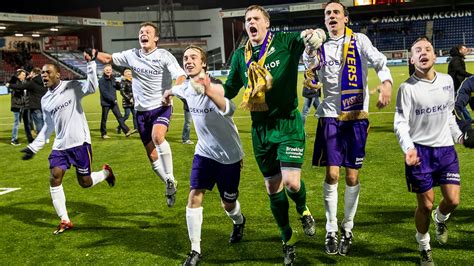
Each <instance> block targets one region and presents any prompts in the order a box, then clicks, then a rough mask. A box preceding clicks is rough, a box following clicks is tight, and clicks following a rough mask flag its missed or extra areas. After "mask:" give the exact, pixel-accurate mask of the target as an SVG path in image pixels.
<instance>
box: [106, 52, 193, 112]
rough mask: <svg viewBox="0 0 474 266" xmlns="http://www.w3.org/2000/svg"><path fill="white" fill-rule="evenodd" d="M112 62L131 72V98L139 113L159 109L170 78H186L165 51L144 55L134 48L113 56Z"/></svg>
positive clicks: (176, 63) (170, 83)
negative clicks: (127, 68)
mask: <svg viewBox="0 0 474 266" xmlns="http://www.w3.org/2000/svg"><path fill="white" fill-rule="evenodd" d="M112 59H113V62H114V64H116V65H118V66H123V67H129V68H131V69H132V77H133V81H132V91H133V99H134V101H135V109H136V110H138V111H149V110H153V109H156V108H158V107H160V106H161V105H162V102H161V97H162V95H163V92H164V90H165V89H169V88H171V86H172V82H173V79H176V78H178V77H179V76H185V75H186V74H185V73H184V70H183V69H182V68H181V67H180V66H179V64H178V61H176V58H175V57H174V56H173V55H172V54H171V53H170V52H168V51H166V50H164V49H158V48H157V49H155V50H153V51H152V52H150V53H147V54H145V53H143V52H142V50H141V49H136V48H133V49H130V50H126V51H123V52H119V53H114V54H112Z"/></svg>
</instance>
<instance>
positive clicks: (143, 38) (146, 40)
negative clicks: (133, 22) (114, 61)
mask: <svg viewBox="0 0 474 266" xmlns="http://www.w3.org/2000/svg"><path fill="white" fill-rule="evenodd" d="M140 42H141V43H147V42H148V38H147V37H142V38H140Z"/></svg>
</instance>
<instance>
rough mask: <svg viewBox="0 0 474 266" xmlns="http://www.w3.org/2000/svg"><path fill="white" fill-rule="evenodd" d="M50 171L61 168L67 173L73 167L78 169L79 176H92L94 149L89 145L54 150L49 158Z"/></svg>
mask: <svg viewBox="0 0 474 266" xmlns="http://www.w3.org/2000/svg"><path fill="white" fill-rule="evenodd" d="M48 160H49V169H53V168H54V167H59V168H61V169H63V170H64V171H66V170H67V169H69V168H71V165H74V167H76V173H77V175H79V176H90V175H91V163H92V148H91V145H90V144H89V143H85V142H84V144H82V146H77V147H74V148H69V149H66V150H52V151H51V154H50V155H49V157H48Z"/></svg>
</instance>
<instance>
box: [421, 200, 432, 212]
mask: <svg viewBox="0 0 474 266" xmlns="http://www.w3.org/2000/svg"><path fill="white" fill-rule="evenodd" d="M432 209H433V202H424V203H423V204H422V205H421V206H418V211H419V212H421V213H423V214H425V215H430V213H431V210H432Z"/></svg>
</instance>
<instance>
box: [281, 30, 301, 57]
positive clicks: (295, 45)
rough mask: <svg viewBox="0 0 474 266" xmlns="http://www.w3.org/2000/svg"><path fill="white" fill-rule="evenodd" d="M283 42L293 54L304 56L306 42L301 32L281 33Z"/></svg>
mask: <svg viewBox="0 0 474 266" xmlns="http://www.w3.org/2000/svg"><path fill="white" fill-rule="evenodd" d="M280 34H281V36H282V37H283V42H284V43H286V44H287V45H288V49H289V50H290V51H291V53H292V54H299V55H301V54H303V51H304V41H303V39H302V38H301V32H299V31H298V32H280Z"/></svg>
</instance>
